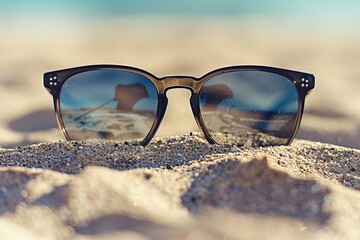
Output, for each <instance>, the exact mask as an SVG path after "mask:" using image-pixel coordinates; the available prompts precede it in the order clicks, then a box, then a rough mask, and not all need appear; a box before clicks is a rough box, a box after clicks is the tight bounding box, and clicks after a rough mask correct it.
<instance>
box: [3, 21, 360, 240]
mask: <svg viewBox="0 0 360 240" xmlns="http://www.w3.org/2000/svg"><path fill="white" fill-rule="evenodd" d="M110 23H111V24H110ZM29 26H30V23H29ZM29 26H28V25H27V24H26V23H24V22H22V23H13V24H12V25H11V26H10V25H8V24H0V27H1V28H0V29H1V36H2V38H1V40H0V51H1V53H2V54H1V56H0V63H1V64H0V102H1V104H0V105H1V107H0V132H1V134H0V166H1V168H0V180H1V181H0V185H1V186H0V214H1V215H0V230H1V234H2V236H6V238H7V239H189V240H190V239H191V240H192V239H289V236H291V238H292V239H359V238H360V231H359V229H358V227H357V226H358V225H359V224H360V207H359V206H360V193H359V190H360V161H359V160H360V150H359V149H360V141H359V139H360V121H359V120H360V108H359V102H360V98H359V94H358V92H359V89H360V85H359V83H360V81H359V79H360V68H359V66H360V45H359V44H358V43H359V42H360V35H359V34H357V33H356V31H351V30H341V29H340V30H337V31H330V30H329V29H320V30H319V29H318V28H316V27H313V28H312V27H309V28H305V27H301V26H298V27H294V26H291V25H290V24H286V23H281V24H279V23H277V22H267V21H261V20H257V21H255V20H254V19H231V18H221V19H220V18H219V19H217V18H211V19H206V18H203V19H197V21H193V19H191V18H186V19H182V20H181V21H179V20H178V19H177V20H176V19H170V20H169V19H168V18H161V17H159V18H153V17H144V18H135V17H134V18H132V17H126V18H125V17H124V18H118V19H112V20H107V21H94V22H91V24H90V23H88V22H87V23H84V22H81V21H79V22H71V21H70V20H68V21H66V20H64V21H62V22H61V23H59V22H58V23H56V22H54V23H48V22H40V23H39V24H37V25H36V26H35V25H31V27H29ZM98 63H104V64H105V63H112V64H121V65H129V66H135V67H139V68H143V69H145V70H147V71H149V72H152V73H153V74H155V75H157V76H166V75H192V76H195V77H199V76H202V75H204V74H205V73H207V72H209V71H212V70H214V69H217V68H220V67H224V66H229V65H252V64H255V65H266V66H276V67H281V68H287V69H294V70H299V71H305V72H310V73H313V74H315V76H316V86H315V89H314V90H313V91H312V92H311V93H310V94H309V95H308V96H307V99H306V104H305V113H304V116H303V121H302V125H301V128H300V131H299V133H298V135H297V138H296V139H295V141H294V142H293V144H292V145H291V146H278V147H264V148H249V149H240V148H237V147H225V146H219V145H210V144H208V143H207V141H206V140H205V139H203V137H202V135H201V134H198V133H195V132H196V131H198V128H197V126H196V123H195V121H194V120H193V116H192V114H191V109H190V105H189V97H190V93H189V92H187V91H185V90H179V91H177V90H176V91H175V90H173V91H170V92H169V95H168V97H169V106H168V109H167V113H166V116H165V119H164V121H163V123H162V125H161V127H160V129H159V131H158V134H157V136H156V139H154V140H153V141H152V142H151V143H150V145H149V146H147V147H145V148H144V147H141V146H139V145H138V144H136V143H132V142H129V143H128V144H124V143H117V142H99V141H98V142H95V141H87V142H76V141H72V142H68V141H65V140H64V138H63V136H61V134H60V131H59V129H58V126H57V123H56V119H55V114H54V111H53V102H52V97H51V95H50V94H49V93H48V92H47V91H46V90H45V88H44V87H43V82H42V76H43V73H45V72H47V71H51V70H56V69H62V68H68V67H73V66H81V65H87V64H98ZM179 123H181V124H179ZM174 126H176V127H174ZM190 132H191V134H190ZM274 229H275V230H274Z"/></svg>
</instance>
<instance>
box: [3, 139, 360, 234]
mask: <svg viewBox="0 0 360 240" xmlns="http://www.w3.org/2000/svg"><path fill="white" fill-rule="evenodd" d="M359 158H360V151H359V150H353V149H348V148H342V147H338V146H335V145H330V144H323V143H316V142H310V141H296V142H295V143H293V144H292V146H278V147H263V148H249V149H239V148H237V147H221V146H218V145H209V144H208V143H206V142H205V140H204V139H203V138H202V137H201V135H200V134H191V135H189V134H187V135H181V136H176V137H168V138H158V139H156V140H155V141H153V142H152V143H151V144H150V145H149V146H147V147H145V148H144V147H142V146H139V145H137V144H136V143H131V142H130V143H128V144H120V143H113V142H103V143H101V142H91V141H90V142H76V141H74V142H64V141H61V142H56V143H42V144H38V145H30V146H26V147H18V148H16V149H12V150H6V149H4V150H1V151H0V159H1V165H2V166H3V167H2V168H1V172H0V178H1V187H0V202H1V208H0V211H1V214H2V219H1V220H2V222H3V223H0V226H4V228H6V226H7V225H9V226H11V228H10V230H11V229H12V228H14V229H19V230H20V232H19V233H18V232H17V231H16V234H21V235H20V236H21V238H22V239H35V238H39V237H40V238H41V237H42V238H43V239H95V238H96V239H98V238H104V239H116V238H119V237H122V238H126V239H224V238H226V239H248V238H251V239H263V238H267V239H288V237H289V236H294V238H295V239H304V238H307V239H328V237H329V236H331V237H333V239H357V238H359V237H360V231H359V229H358V228H357V227H355V226H357V225H358V224H359V223H360V219H359V216H360V215H359V214H360V207H359V206H360V205H359V203H360V193H359V191H358V190H359V187H360V177H359V169H360V163H359ZM275 226H276V230H274V227H275ZM258 229H262V230H261V231H259V230H258ZM10 230H7V231H9V232H10V233H9V234H12V233H11V232H12V231H10Z"/></svg>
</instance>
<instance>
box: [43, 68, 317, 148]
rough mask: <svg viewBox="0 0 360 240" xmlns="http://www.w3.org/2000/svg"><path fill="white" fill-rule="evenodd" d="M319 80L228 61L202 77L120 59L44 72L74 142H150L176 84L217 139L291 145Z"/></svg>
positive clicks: (64, 130)
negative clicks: (163, 72) (162, 72)
mask: <svg viewBox="0 0 360 240" xmlns="http://www.w3.org/2000/svg"><path fill="white" fill-rule="evenodd" d="M314 84H315V77H314V75H312V74H309V73H302V72H297V71H292V70H285V69H280V68H273V67H264V66H233V67H225V68H221V69H217V70H214V71H212V72H210V73H207V74H206V75H204V76H203V77H200V78H195V77H191V76H168V77H162V78H158V77H156V76H154V75H152V74H151V73H149V72H146V71H144V70H141V69H137V68H133V67H128V66H117V65H92V66H83V67H76V68H70V69H64V70H58V71H52V72H48V73H45V74H44V86H45V88H46V89H47V90H48V91H49V92H50V93H51V94H52V95H53V100H54V108H55V112H56V117H57V120H58V123H59V127H60V129H61V131H62V133H63V134H64V136H65V137H66V139H67V140H86V139H108V140H120V141H129V140H140V141H141V144H142V145H143V146H145V145H147V144H148V143H149V142H150V140H151V139H152V138H153V136H154V135H155V133H156V131H157V129H158V128H159V126H160V123H161V121H162V119H163V117H164V114H165V111H166V107H167V103H168V99H167V97H166V92H167V91H168V90H169V89H173V88H185V89H189V90H190V91H191V93H192V95H191V98H190V104H191V108H192V112H193V115H194V117H195V120H196V122H197V124H198V126H199V128H200V129H201V130H202V132H203V134H204V136H205V138H206V139H207V141H208V142H209V143H217V144H223V145H233V146H239V147H251V146H272V145H288V144H290V143H291V141H292V140H293V139H294V137H295V135H296V133H297V131H298V129H299V126H300V122H301V118H302V115H303V110H304V102H305V96H306V95H307V93H308V92H309V91H310V90H311V89H313V88H314ZM179 124H181V123H180V122H179Z"/></svg>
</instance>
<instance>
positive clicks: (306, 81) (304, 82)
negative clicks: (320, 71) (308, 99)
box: [301, 78, 309, 87]
mask: <svg viewBox="0 0 360 240" xmlns="http://www.w3.org/2000/svg"><path fill="white" fill-rule="evenodd" d="M301 87H309V79H305V78H302V79H301Z"/></svg>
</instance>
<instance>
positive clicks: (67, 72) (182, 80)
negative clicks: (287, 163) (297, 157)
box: [44, 65, 315, 146]
mask: <svg viewBox="0 0 360 240" xmlns="http://www.w3.org/2000/svg"><path fill="white" fill-rule="evenodd" d="M104 69H112V70H122V71H128V72H133V73H137V74H140V75H142V76H144V77H146V78H147V79H149V80H150V81H151V82H152V83H153V84H154V85H155V87H156V89H157V92H158V105H157V111H156V115H155V119H154V122H153V124H152V127H151V129H150V131H149V133H148V134H147V136H146V137H145V138H144V139H143V140H142V142H141V145H143V146H145V145H147V144H148V143H149V142H150V140H151V139H152V138H153V137H154V135H155V133H156V131H157V130H158V128H159V126H160V123H161V121H162V119H163V118H164V115H165V111H166V107H167V104H168V99H167V97H166V92H167V91H168V90H170V89H173V88H185V89H188V90H190V91H191V93H192V96H191V98H190V104H191V109H192V112H193V115H194V117H195V120H196V123H197V124H198V126H199V128H200V129H201V130H202V132H203V134H204V136H205V138H206V140H207V141H208V142H209V143H211V144H213V143H216V141H215V140H214V139H213V138H212V137H211V136H210V134H209V132H208V130H207V128H206V126H205V124H204V121H203V119H202V117H201V114H200V105H199V92H200V90H201V87H202V86H203V84H204V83H205V82H206V81H207V80H208V79H210V78H212V77H214V76H216V75H218V74H222V73H227V72H234V71H262V72H270V73H275V74H279V75H282V76H284V77H286V78H288V79H289V81H292V82H293V84H294V85H295V87H296V89H297V92H298V96H299V98H298V112H297V116H296V122H295V127H294V129H293V131H292V133H291V136H290V138H289V139H288V141H287V143H286V145H289V144H290V143H291V142H292V140H293V139H294V137H295V135H296V133H297V132H298V130H299V127H300V123H301V118H302V115H303V111H304V104H305V96H306V94H307V93H308V92H309V91H310V90H311V89H313V88H314V86H315V77H314V75H312V74H310V73H304V72H298V71H293V70H286V69H281V68H274V67H267V66H231V67H225V68H220V69H217V70H214V71H212V72H209V73H207V74H205V75H204V76H202V77H200V78H195V77H191V76H166V77H161V78H158V77H156V76H154V75H153V74H151V73H149V72H147V71H144V70H141V69H138V68H134V67H129V66H121V65H89V66H82V67H75V68H69V69H63V70H58V71H52V72H47V73H45V74H44V86H45V88H46V89H47V90H48V91H49V92H50V93H51V94H52V96H53V101H54V109H55V113H56V118H57V121H58V124H59V127H60V129H61V132H62V133H63V135H64V136H65V137H66V139H67V140H72V139H70V137H69V135H68V134H67V132H66V129H65V126H64V122H63V119H62V116H61V112H60V91H61V87H62V85H63V84H64V82H65V81H66V80H67V79H68V78H70V77H71V76H73V75H76V74H79V73H82V72H87V71H93V70H104Z"/></svg>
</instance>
